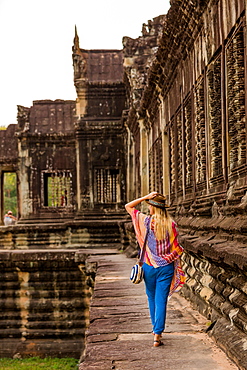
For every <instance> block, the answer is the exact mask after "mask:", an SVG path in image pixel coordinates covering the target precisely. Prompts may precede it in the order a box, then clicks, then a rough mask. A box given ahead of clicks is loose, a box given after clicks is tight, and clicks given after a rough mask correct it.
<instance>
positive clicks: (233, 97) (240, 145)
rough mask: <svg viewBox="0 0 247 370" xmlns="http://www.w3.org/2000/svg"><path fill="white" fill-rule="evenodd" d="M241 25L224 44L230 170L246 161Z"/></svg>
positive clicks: (242, 35) (242, 37)
mask: <svg viewBox="0 0 247 370" xmlns="http://www.w3.org/2000/svg"><path fill="white" fill-rule="evenodd" d="M244 50H245V48H244V33H243V27H240V28H239V29H238V31H237V32H236V33H235V34H234V35H233V37H232V38H231V40H230V41H229V42H228V44H227V46H226V77H227V81H226V83H227V114H228V120H227V121H228V145H229V162H230V163H229V166H230V170H233V169H234V168H236V167H238V166H240V165H242V164H244V163H246V128H245V86H244Z"/></svg>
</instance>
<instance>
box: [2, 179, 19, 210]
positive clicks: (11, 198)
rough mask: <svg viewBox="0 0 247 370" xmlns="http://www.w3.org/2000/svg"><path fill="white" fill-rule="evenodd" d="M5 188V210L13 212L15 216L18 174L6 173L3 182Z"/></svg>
mask: <svg viewBox="0 0 247 370" xmlns="http://www.w3.org/2000/svg"><path fill="white" fill-rule="evenodd" d="M3 186H4V210H5V213H6V212H7V211H9V210H10V211H12V212H13V215H14V216H16V215H17V186H16V174H15V173H14V172H6V173H5V174H4V180H3Z"/></svg>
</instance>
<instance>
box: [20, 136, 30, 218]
mask: <svg viewBox="0 0 247 370" xmlns="http://www.w3.org/2000/svg"><path fill="white" fill-rule="evenodd" d="M28 147H29V144H28V142H27V139H26V138H25V137H23V138H19V139H18V162H19V163H18V172H17V176H18V179H19V180H18V187H17V191H18V199H19V216H20V218H28V216H29V215H31V214H32V213H33V200H32V194H31V189H32V186H31V182H32V175H31V171H32V170H31V167H32V159H31V156H30V154H29V149H28Z"/></svg>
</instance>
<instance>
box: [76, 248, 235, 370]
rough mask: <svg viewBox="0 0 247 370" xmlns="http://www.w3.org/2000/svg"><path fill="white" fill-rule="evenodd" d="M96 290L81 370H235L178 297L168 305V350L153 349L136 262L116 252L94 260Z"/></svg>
mask: <svg viewBox="0 0 247 370" xmlns="http://www.w3.org/2000/svg"><path fill="white" fill-rule="evenodd" d="M90 260H91V261H93V262H97V264H98V269H97V274H96V281H95V290H94V295H93V298H92V302H91V309H90V326H89V329H88V332H87V338H86V348H85V353H84V355H83V356H82V358H81V363H80V365H79V370H110V369H115V370H132V369H133V370H146V369H147V370H152V369H162V370H163V369H165V370H234V369H238V367H237V366H236V365H234V364H233V363H232V362H231V361H230V360H229V359H228V358H227V356H226V355H225V353H224V352H223V351H222V350H221V349H220V348H219V347H217V345H216V344H215V343H214V341H213V340H212V339H211V338H209V336H208V335H207V334H206V332H205V330H206V329H207V324H208V323H207V320H206V319H205V318H204V317H203V316H201V315H200V314H199V313H198V312H197V311H195V310H193V308H192V307H191V305H190V303H189V302H188V301H187V300H185V299H184V298H183V297H181V296H180V295H179V294H178V293H176V294H174V295H173V296H172V298H171V299H170V301H169V303H168V311H167V326H166V330H165V333H164V334H163V343H164V345H163V346H160V347H157V348H154V347H153V345H152V344H153V336H152V334H151V323H150V318H149V312H148V306H147V298H146V294H145V290H144V283H141V284H139V285H134V284H132V283H131V282H130V280H129V274H130V269H131V267H132V265H133V264H134V262H135V261H134V260H133V259H129V258H127V257H126V256H125V255H124V254H121V253H117V251H115V252H114V251H112V254H110V253H107V254H106V255H104V254H102V250H101V254H100V255H97V253H96V252H94V255H93V256H92V255H91V257H90Z"/></svg>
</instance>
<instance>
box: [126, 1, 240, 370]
mask: <svg viewBox="0 0 247 370" xmlns="http://www.w3.org/2000/svg"><path fill="white" fill-rule="evenodd" d="M160 23H161V26H162V32H159V34H158V37H157V38H156V49H155V53H154V54H153V55H152V57H151V58H149V61H148V63H149V68H148V72H147V73H146V71H144V70H143V64H144V63H145V60H147V59H146V56H145V55H144V56H143V58H142V63H141V62H140V61H139V64H137V63H136V64H134V63H133V66H134V67H133V68H134V69H135V73H133V76H132V77H131V74H130V73H129V72H130V71H129V67H128V66H127V64H126V71H125V73H126V76H127V77H126V78H128V79H129V81H128V90H127V93H128V101H129V107H128V108H129V110H128V114H126V118H125V122H126V126H127V127H128V135H129V138H128V139H129V146H128V152H127V157H128V161H127V163H128V169H127V176H128V178H129V179H135V181H133V183H134V184H138V185H135V186H134V187H133V188H132V189H131V188H130V187H129V188H128V193H127V200H132V199H133V198H137V197H140V195H144V194H145V193H147V192H149V191H155V190H156V191H159V192H162V193H163V194H165V195H166V196H167V200H168V203H169V205H170V212H171V214H172V215H173V217H174V219H175V220H176V222H177V223H178V227H179V230H180V233H181V244H182V245H183V246H184V247H185V254H184V268H185V271H186V275H187V277H188V279H187V283H186V285H185V287H184V289H183V294H184V295H185V296H186V297H188V298H189V299H190V300H191V301H192V302H194V304H195V306H196V307H197V308H198V309H199V310H200V312H201V313H203V314H205V315H206V316H207V317H208V319H209V320H211V322H212V325H211V326H210V328H209V332H210V333H211V334H212V335H214V337H215V338H216V339H217V341H218V343H219V344H220V345H222V347H223V348H224V349H225V350H227V352H228V354H229V355H230V356H231V357H232V358H234V359H235V360H236V359H237V360H236V361H237V362H238V364H239V366H240V368H241V366H242V365H241V359H242V360H244V361H245V359H246V348H247V347H246V340H245V336H246V323H247V316H246V307H245V306H246V303H247V295H246V293H247V292H246V288H245V285H246V257H247V255H246V242H247V239H246V222H247V221H246V220H247V217H246V210H247V206H246V204H247V182H246V173H247V155H246V153H247V152H246V147H247V144H246V143H247V139H246V138H247V130H246V123H245V121H246V112H247V107H246V93H245V91H246V86H247V79H246V76H247V73H246V60H247V59H246V53H245V44H246V1H244V0H232V1H227V0H206V1H196V0H193V1H186V0H179V1H178V0H174V1H171V8H170V10H169V11H168V13H167V15H166V17H165V18H164V22H163V23H162V22H160ZM141 41H143V43H145V35H142V36H141V37H140V38H139V40H138V42H137V40H136V42H135V43H134V42H132V45H135V48H134V47H133V48H132V49H131V50H130V48H128V44H126V45H124V56H125V58H126V61H129V60H130V54H131V52H132V54H133V58H132V59H133V60H134V57H135V56H136V55H137V54H138V50H139V51H141ZM152 50H154V48H153V47H150V55H151V52H152ZM140 54H141V53H140ZM140 81H145V86H143V85H142V86H141V85H140ZM136 86H140V87H141V88H140V89H139V90H138V93H139V95H137V94H135V87H136ZM133 164H134V165H133ZM126 233H127V234H128V233H129V230H126ZM131 244H132V251H133V250H134V249H135V245H134V242H133V238H132V237H131ZM129 251H130V249H129V248H128V252H129ZM234 335H235V336H236V340H235V339H234V340H233V338H232V337H233V336H234ZM245 363H246V362H245Z"/></svg>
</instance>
